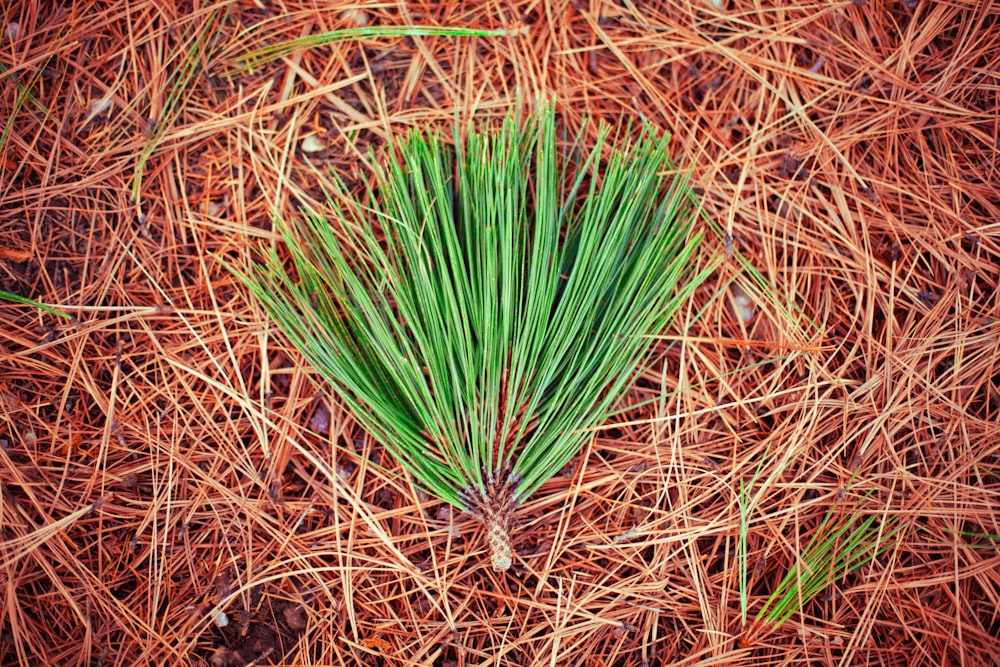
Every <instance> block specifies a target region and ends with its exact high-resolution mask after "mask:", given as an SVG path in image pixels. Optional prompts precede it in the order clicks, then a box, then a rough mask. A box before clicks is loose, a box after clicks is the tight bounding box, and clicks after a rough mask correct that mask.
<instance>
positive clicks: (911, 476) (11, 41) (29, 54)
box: [0, 0, 1000, 666]
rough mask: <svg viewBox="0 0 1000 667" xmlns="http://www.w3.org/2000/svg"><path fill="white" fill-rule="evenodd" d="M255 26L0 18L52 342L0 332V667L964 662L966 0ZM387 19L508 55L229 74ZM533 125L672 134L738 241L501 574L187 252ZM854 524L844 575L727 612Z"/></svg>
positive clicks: (978, 512)
mask: <svg viewBox="0 0 1000 667" xmlns="http://www.w3.org/2000/svg"><path fill="white" fill-rule="evenodd" d="M262 5H263V6H262ZM282 10H283V11H282V13H281V14H280V16H279V12H278V10H277V9H276V8H272V7H271V6H270V5H268V4H267V3H259V4H257V3H250V2H246V3H224V4H223V3H215V4H209V5H200V6H199V7H198V8H197V9H196V10H195V11H191V8H189V7H181V6H175V5H172V4H170V3H158V4H156V5H153V4H150V3H141V2H140V3H131V4H129V5H124V4H121V3H110V2H109V3H103V4H98V3H90V4H76V5H74V6H73V7H72V8H58V7H54V6H52V5H51V4H50V3H42V2H21V3H15V4H14V5H13V6H12V7H10V8H9V9H8V10H7V13H6V14H5V15H4V16H3V19H2V20H3V25H2V29H0V67H2V72H0V119H2V122H3V128H4V129H3V132H2V134H0V141H2V150H0V290H3V291H6V292H11V293H14V294H18V295H21V296H24V297H28V298H32V299H35V300H38V301H41V302H44V303H47V304H52V305H57V306H59V308H60V309H61V310H64V311H65V312H67V313H69V314H71V315H72V316H73V317H74V318H75V320H74V321H73V322H71V323H67V322H63V321H62V320H61V318H58V317H56V316H53V315H50V314H44V313H39V312H38V311H37V310H34V309H32V308H30V307H27V306H23V305H17V304H12V303H8V302H3V303H2V304H0V319H2V325H0V486H2V495H0V591H2V593H0V603H2V604H0V664H3V665H14V664H104V665H132V664H175V665H198V664H231V665H235V664H240V665H244V664H247V663H249V662H251V661H253V660H257V661H258V663H259V664H267V663H272V664H277V663H281V662H284V663H285V664H338V665H341V664H342V665H354V664H373V665H374V664H386V663H387V664H398V665H407V664H410V665H414V664H415V665H479V664H498V665H533V664H552V663H556V664H578V665H604V664H616V665H623V666H630V665H634V666H639V665H647V664H648V665H655V664H671V663H680V664H695V663H698V664H720V665H721V664H726V665H731V664H761V663H768V662H782V663H786V664H831V665H832V664H838V665H839V664H859V665H863V664H878V665H939V664H966V665H986V664H993V663H995V660H996V657H995V646H996V643H997V635H998V633H1000V618H998V612H997V609H998V608H1000V605H998V604H997V600H998V599H1000V582H998V576H997V572H998V571H1000V570H998V564H1000V561H998V558H1000V557H998V555H997V551H996V549H997V544H998V543H1000V540H998V536H1000V525H998V524H1000V521H998V518H997V512H996V507H997V506H998V502H997V500H998V499H997V494H998V491H1000V477H998V476H1000V470H998V467H1000V464H998V460H997V454H998V452H997V448H998V444H997V443H998V442H1000V438H998V427H997V423H998V411H1000V388H998V380H997V377H998V369H997V359H998V357H1000V354H998V349H997V346H998V342H997V340H998V333H1000V331H998V325H997V319H998V318H997V313H998V312H1000V304H998V302H997V299H998V296H997V294H998V289H997V287H998V285H997V282H998V278H1000V270H998V268H997V267H998V266H1000V241H998V235H997V233H996V220H997V219H998V218H1000V205H998V203H997V199H996V192H997V191H998V181H1000V179H998V165H997V162H996V155H997V149H996V141H995V137H996V134H997V127H1000V117H998V113H1000V112H998V108H1000V104H998V103H997V90H998V81H997V75H996V72H997V71H998V68H997V66H996V64H997V62H1000V31H998V30H997V29H996V28H997V26H996V16H997V15H998V13H1000V12H998V6H997V3H995V2H985V1H980V2H970V3H965V4H954V3H951V4H949V3H929V2H921V3H900V2H879V1H873V0H869V1H867V2H864V3H839V4H838V3H834V4H824V5H811V6H804V7H801V8H797V7H789V6H785V5H784V4H778V3H771V2H765V3H763V4H761V3H756V4H754V3H743V2H729V3H728V4H725V6H720V7H719V8H716V6H715V5H714V4H713V3H710V2H704V3H700V2H692V3H687V4H683V3H667V2H644V3H631V4H628V3H626V5H625V6H619V5H618V4H615V3H591V4H585V5H580V4H574V3H560V2H547V3H541V4H538V3H514V4H507V5H504V7H503V8H500V7H498V6H497V5H496V4H495V3H494V4H491V3H461V4H459V3H416V2H413V3H404V4H399V5H393V6H392V7H387V6H384V5H378V4H367V5H356V4H354V5H350V6H345V8H344V10H343V11H339V10H338V9H336V8H333V9H330V10H329V11H325V12H318V11H317V10H316V8H315V6H314V4H312V3H299V2H294V1H292V2H286V3H284V5H283V8H282ZM286 17H287V18H286ZM264 22H267V23H266V29H265V30H261V31H259V32H254V33H252V34H250V35H247V34H246V33H245V29H246V28H248V27H250V26H254V25H258V24H262V23H264ZM420 24H432V25H443V26H463V27H467V28H472V29H485V30H494V29H498V28H499V29H507V28H511V27H512V26H516V27H517V30H511V31H510V34H507V35H501V36H496V37H465V38H454V37H410V38H405V39H404V38H401V37H383V38H378V37H372V38H370V39H368V38H366V39H364V40H361V41H352V42H342V43H337V44H333V45H329V46H319V47H316V48H313V49H306V50H303V51H298V52H293V53H291V54H289V55H287V56H286V57H285V58H283V59H281V60H276V61H272V62H270V63H267V64H265V65H262V66H260V67H259V68H258V69H257V70H255V71H252V72H246V71H237V70H239V65H240V62H239V58H237V57H235V55H234V54H239V53H242V52H244V51H247V50H252V49H259V48H263V47H265V46H267V45H269V44H276V43H279V42H283V41H290V40H294V39H297V38H299V37H301V36H302V35H303V34H318V33H321V32H325V31H328V30H333V29H337V28H346V27H359V26H364V25H369V26H378V25H396V26H398V25H420ZM522 30H525V31H527V34H526V35H525V34H523V33H522ZM536 97H544V98H551V99H554V100H555V101H556V104H557V108H558V109H559V111H560V113H561V115H562V117H563V119H564V120H565V122H567V124H568V125H569V127H570V128H571V129H573V130H575V129H576V128H578V127H581V126H582V122H581V121H582V119H583V118H598V119H600V118H603V119H607V120H617V119H618V118H621V117H627V118H640V117H641V118H644V119H646V120H647V121H648V122H650V123H652V124H653V126H654V127H656V128H658V129H659V130H661V131H667V132H670V133H671V134H672V135H673V137H674V139H673V144H672V148H671V150H672V151H676V153H675V154H676V155H682V156H683V159H684V164H685V165H693V166H694V167H695V170H694V173H693V175H692V178H691V183H692V186H693V187H695V188H696V189H697V190H698V191H699V193H700V194H699V196H700V198H701V199H702V201H704V202H705V204H706V207H707V208H708V213H709V215H710V217H711V218H712V219H714V220H717V221H718V222H719V224H720V225H721V226H722V227H723V229H724V230H725V233H726V234H727V235H728V236H726V237H725V238H726V239H729V240H730V245H731V247H732V249H733V250H734V251H739V252H734V253H733V254H732V255H731V259H730V260H729V261H727V262H726V264H724V265H723V266H722V267H720V268H719V270H718V271H717V272H716V274H714V275H713V276H712V277H711V278H710V279H709V280H708V282H707V283H706V286H705V287H704V288H702V289H701V290H699V291H698V292H697V293H696V294H695V295H694V297H693V301H692V304H691V307H690V309H685V310H684V311H682V312H680V313H678V322H677V326H676V328H675V330H677V331H686V334H685V335H684V336H682V337H678V336H671V335H667V336H664V338H663V339H662V340H661V341H659V342H658V344H657V345H658V347H657V353H658V354H660V355H662V359H663V361H662V362H661V363H659V364H658V365H657V366H655V367H654V368H651V369H650V370H648V371H647V372H644V373H643V374H642V376H641V377H640V378H638V379H637V381H636V382H635V383H634V384H633V386H632V387H631V388H630V390H629V391H628V392H627V394H626V396H625V397H624V398H623V399H622V402H621V403H620V404H619V409H620V410H621V411H620V412H619V413H618V414H617V415H616V416H614V417H612V419H611V421H610V423H608V424H607V425H606V427H605V428H604V429H602V430H601V431H599V432H597V433H596V437H595V439H594V440H593V441H592V442H590V443H588V445H587V446H586V447H585V448H584V450H583V451H582V452H581V455H580V456H578V457H576V458H575V459H573V461H572V462H571V464H570V466H569V467H567V468H566V469H565V470H563V471H561V472H560V473H559V474H558V475H557V476H556V477H554V478H552V479H550V480H549V481H548V482H546V483H545V485H543V487H542V488H541V489H539V492H538V493H536V494H535V495H533V496H532V497H531V498H529V499H528V500H527V501H526V502H525V504H524V505H523V507H522V508H521V516H522V533H521V535H522V536H521V541H520V542H519V543H518V545H517V549H518V565H517V566H516V567H513V568H512V569H511V570H510V571H509V572H507V573H503V574H498V573H495V572H494V571H493V570H492V569H491V568H490V567H489V564H488V562H484V560H483V558H482V554H481V553H480V549H479V546H478V545H481V544H482V541H481V537H482V536H481V535H480V534H479V532H480V531H481V529H480V528H479V527H478V525H477V523H476V522H475V521H473V520H471V519H470V518H467V517H464V516H463V515H461V514H459V513H456V512H451V511H450V510H449V506H448V505H446V504H443V503H440V502H438V501H435V500H433V499H431V498H429V497H427V496H426V495H424V494H422V492H421V491H420V490H419V489H417V488H414V487H413V486H411V485H410V484H409V483H407V482H406V481H401V480H405V477H402V478H401V476H400V473H401V472H402V469H401V468H400V467H398V466H397V465H396V464H395V463H394V462H393V461H392V459H391V458H389V457H388V456H387V455H386V453H385V451H384V449H383V447H382V445H381V444H379V443H378V442H375V441H374V440H373V439H372V438H370V437H367V436H366V435H365V434H364V432H363V431H362V430H361V429H360V428H359V426H358V425H357V424H356V423H355V422H354V421H353V420H352V419H351V418H350V417H349V416H348V415H346V414H345V413H344V412H343V411H342V410H341V409H340V408H339V407H338V405H337V404H336V403H335V402H334V401H332V400H331V398H330V397H329V396H325V395H323V394H320V393H317V390H316V388H315V387H316V384H315V383H314V382H313V380H314V379H315V378H311V377H309V376H307V375H306V373H307V372H308V371H307V370H306V369H308V368H309V367H308V365H307V364H305V363H304V360H303V359H301V358H299V357H298V356H297V355H296V354H295V353H294V352H293V351H292V350H291V349H286V348H285V346H284V344H283V343H282V340H281V339H280V338H279V337H277V336H275V335H274V330H273V329H272V328H271V327H269V326H268V325H267V323H266V318H265V317H264V313H263V312H262V311H259V310H257V309H256V307H254V306H251V305H249V304H250V303H251V302H249V301H248V300H247V299H246V293H245V291H244V289H243V288H242V286H240V285H239V284H238V283H237V282H236V281H234V280H233V278H232V277H231V275H230V274H229V273H228V272H227V271H226V270H225V269H224V268H223V267H222V266H221V265H220V264H219V263H218V262H217V261H215V259H213V258H215V257H225V258H227V259H228V260H229V261H236V260H240V259H241V258H244V257H245V256H246V253H247V248H248V247H249V246H251V245H255V244H256V242H257V241H259V240H272V238H273V236H272V234H271V232H270V231H268V230H269V229H270V217H269V215H270V211H272V210H275V209H277V210H286V211H292V210H294V204H293V202H296V201H300V200H305V201H312V202H314V203H319V202H321V201H323V199H324V195H323V192H322V188H321V187H320V186H321V185H322V186H329V183H325V182H323V180H322V174H323V173H324V172H325V171H326V170H327V169H329V168H335V169H337V170H338V171H340V172H342V173H359V174H360V173H369V172H368V171H367V169H366V168H361V163H362V162H363V161H365V160H367V159H368V158H367V148H368V147H369V146H371V147H374V148H379V147H382V146H384V144H385V140H386V137H387V136H401V135H403V134H405V130H406V128H407V127H412V126H423V125H425V124H427V123H437V124H438V125H439V126H440V127H442V128H447V127H450V126H451V124H452V123H454V122H455V120H456V117H457V118H458V121H459V122H460V123H464V122H466V121H468V120H469V119H471V118H476V119H489V118H494V119H497V118H501V117H503V116H505V115H506V114H507V113H508V112H509V111H510V110H511V105H512V103H513V102H512V100H516V99H522V100H525V99H535V98H536ZM589 127H590V128H591V129H590V130H587V132H589V133H590V134H588V135H587V141H588V142H592V141H593V139H594V136H593V131H594V130H593V128H594V127H595V126H594V125H591V126H589ZM308 137H313V139H312V140H310V142H309V143H307V144H304V143H303V142H304V141H305V139H306V138H308ZM317 147H322V150H319V151H316V150H314V149H315V148H317ZM303 148H309V149H310V150H309V151H308V152H306V151H304V150H303ZM140 163H141V170H140ZM140 171H141V174H140ZM139 176H141V178H140V177H139ZM137 184H138V185H137ZM364 186H365V184H364V183H360V182H359V183H356V184H352V188H354V191H355V192H360V191H361V190H362V189H363V188H364ZM136 187H138V188H139V190H138V194H139V195H141V196H140V197H139V198H138V200H137V202H133V201H132V197H133V191H134V189H135V188H136ZM137 204H138V206H139V207H141V208H137ZM140 214H141V216H140ZM719 245H720V246H721V247H710V248H708V249H707V250H708V251H713V252H715V251H721V252H725V250H726V245H727V244H726V243H725V240H724V241H723V242H722V243H720V244H719ZM744 260H745V262H746V265H744V264H743V263H741V262H743V261H744ZM747 267H752V268H753V269H755V270H756V271H758V272H759V273H760V275H761V276H762V278H763V280H762V281H761V282H756V281H755V280H753V279H752V277H751V274H750V273H748V271H747ZM771 304H779V305H780V306H781V307H779V306H775V305H771ZM782 308H783V309H784V310H782ZM677 387H681V388H683V389H682V390H681V391H676V388H677ZM852 512H853V513H856V514H857V517H855V518H856V519H857V518H859V519H860V521H858V522H857V523H853V524H847V525H851V526H858V525H862V524H863V522H864V521H866V520H867V519H868V518H869V517H875V520H873V522H872V524H870V525H876V526H879V527H880V528H881V527H882V526H885V530H883V531H882V532H880V533H876V534H875V535H874V537H873V539H874V540H875V541H876V544H877V549H878V550H879V552H878V555H877V557H876V558H875V560H874V562H871V563H868V564H866V565H864V566H862V567H860V568H858V569H856V570H854V571H852V572H850V573H849V574H847V575H846V576H844V577H841V578H839V579H837V580H836V581H831V583H830V585H829V586H828V587H826V588H825V589H824V590H822V591H821V592H819V593H818V594H817V596H816V597H815V598H814V599H813V600H812V601H811V602H809V603H808V604H806V605H804V606H802V608H801V609H795V611H794V613H793V614H792V615H791V616H790V617H789V618H788V620H787V621H785V622H784V623H783V624H781V625H778V626H768V625H766V624H762V623H759V622H758V614H759V613H760V612H761V610H762V609H764V608H765V604H766V603H767V600H768V598H769V597H770V596H771V594H772V593H773V592H774V591H776V590H779V588H780V585H781V581H782V580H783V579H784V578H785V577H786V575H787V574H788V573H789V572H794V571H795V568H796V566H797V565H798V564H800V563H804V562H806V561H805V560H799V556H800V555H803V554H808V553H809V549H808V547H809V546H810V541H811V539H812V538H813V537H814V536H815V535H816V534H817V533H819V532H820V531H821V527H822V526H823V525H824V521H827V520H828V521H829V522H828V523H826V524H825V525H826V526H831V525H834V524H836V525H842V524H844V523H845V522H846V521H847V520H848V519H850V518H852V516H851V513H852ZM899 526H902V527H903V528H902V529H900V530H898V532H895V533H893V532H892V527H899ZM800 571H801V570H800ZM222 614H225V619H226V620H227V621H228V624H227V625H225V627H219V625H218V624H219V623H221V622H222V619H223V616H222Z"/></svg>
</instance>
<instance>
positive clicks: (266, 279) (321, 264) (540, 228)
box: [244, 107, 704, 570]
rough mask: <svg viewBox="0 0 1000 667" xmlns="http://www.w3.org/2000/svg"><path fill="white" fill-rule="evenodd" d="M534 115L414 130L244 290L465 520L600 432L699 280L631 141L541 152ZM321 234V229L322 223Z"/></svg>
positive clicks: (658, 167)
mask: <svg viewBox="0 0 1000 667" xmlns="http://www.w3.org/2000/svg"><path fill="white" fill-rule="evenodd" d="M558 134H559V133H558V132H557V128H556V118H555V112H554V111H553V109H552V108H551V107H548V108H546V109H544V110H543V111H540V112H538V113H537V114H536V115H535V116H534V117H531V118H529V119H528V120H527V121H524V122H522V123H518V122H516V121H515V120H514V119H512V118H508V119H507V120H506V121H504V122H503V124H502V126H501V127H500V128H499V129H495V130H489V129H486V130H475V129H473V130H470V131H469V132H468V135H467V137H466V138H465V139H464V140H463V139H460V138H459V137H458V136H457V133H456V136H455V137H454V138H453V140H452V141H448V140H446V139H445V138H444V137H442V136H439V135H436V134H433V133H429V132H414V133H411V135H410V136H409V137H408V138H407V139H406V140H405V141H404V142H403V143H402V144H401V145H400V146H399V147H398V149H397V150H395V151H390V157H389V158H388V161H387V162H388V165H387V167H385V168H384V169H382V170H381V171H380V172H379V173H378V174H377V178H376V179H375V180H376V185H375V187H374V188H371V189H369V190H368V191H367V192H366V193H364V195H363V196H361V197H352V196H350V194H349V193H348V192H347V188H346V187H345V186H344V185H343V184H342V183H339V182H338V183H339V184H338V186H337V188H338V191H337V192H334V193H331V196H330V197H329V203H328V207H327V209H326V210H325V211H323V212H317V211H313V212H310V213H309V214H307V215H305V216H304V217H303V218H302V219H298V220H295V221H293V222H288V223H286V222H281V221H278V222H276V226H277V227H278V228H279V229H280V230H281V233H282V234H283V236H284V240H285V243H286V244H287V246H288V248H289V249H290V252H291V256H292V263H293V265H294V270H293V271H289V269H288V268H287V267H286V266H285V264H283V262H282V261H281V260H280V258H279V255H278V253H277V252H276V251H275V250H274V249H272V250H271V253H270V255H269V257H268V258H267V259H266V260H265V261H263V262H261V263H260V264H258V265H256V266H254V267H252V269H251V270H250V271H249V273H248V274H247V275H245V276H244V279H245V280H246V282H247V284H248V285H249V286H250V288H251V290H252V291H253V293H254V294H255V296H256V298H257V299H258V300H259V301H260V303H261V304H262V305H263V307H264V308H265V310H266V311H267V313H268V314H269V315H270V317H271V318H272V319H273V320H274V322H275V323H276V324H277V325H278V326H279V327H280V329H281V330H282V331H283V332H284V333H285V335H287V337H288V339H289V340H290V342H291V343H292V345H294V346H295V347H296V348H297V349H298V350H299V351H300V352H301V353H302V354H303V356H304V357H305V358H306V359H307V360H308V362H309V363H310V364H312V366H313V367H314V368H315V369H316V370H317V371H318V372H319V374H320V375H321V376H322V377H323V378H324V379H325V380H326V381H327V382H329V383H330V385H332V386H333V387H334V388H335V390H336V391H337V393H338V394H339V396H340V397H341V398H342V400H343V402H344V404H345V405H346V407H347V408H348V409H349V410H350V411H351V412H352V413H353V415H354V417H355V418H356V419H357V420H358V422H359V423H360V424H361V425H362V426H363V427H364V428H365V429H366V430H367V431H369V432H370V433H371V434H372V435H373V436H374V437H375V438H377V439H378V440H379V441H380V442H381V443H382V444H383V445H384V446H385V448H386V449H388V450H389V451H390V452H391V453H392V454H393V455H394V456H395V457H396V458H397V459H398V460H399V461H400V463H401V464H402V465H403V466H404V467H405V468H406V469H407V470H408V471H409V472H410V473H411V474H412V475H413V477H414V478H415V479H416V480H417V481H418V482H419V484H420V485H422V486H423V488H424V489H425V490H426V491H427V492H429V493H431V494H433V495H435V496H437V497H438V498H441V499H443V500H445V501H447V502H449V503H451V504H452V505H454V506H456V507H458V508H460V509H462V510H464V511H466V512H469V513H471V514H473V515H475V516H476V517H478V518H479V519H480V520H482V521H483V522H484V524H485V525H486V528H487V537H488V541H489V543H490V548H491V552H492V565H493V567H494V568H496V569H498V570H505V569H507V568H508V567H510V564H511V562H512V558H513V551H512V548H511V538H510V532H511V529H512V527H513V523H514V515H515V511H516V508H517V506H518V504H519V503H521V502H522V501H523V500H524V499H525V498H526V497H528V496H529V495H530V494H531V493H533V492H534V491H536V490H537V489H538V488H539V486H540V485H542V484H543V483H544V482H545V481H546V480H548V479H550V478H551V477H552V476H553V475H555V474H556V473H557V472H558V471H559V470H560V469H561V468H563V466H565V465H566V464H567V462H569V461H570V459H571V458H572V457H573V456H574V455H576V454H577V453H578V452H579V451H580V449H581V447H582V446H583V445H584V444H585V443H586V442H587V439H588V438H589V437H590V434H591V432H592V429H594V428H595V427H597V426H599V425H600V424H601V423H602V422H604V421H605V420H606V419H607V417H608V415H609V413H610V412H611V411H612V410H613V409H614V407H615V405H616V403H617V402H618V401H619V400H620V397H621V394H622V393H623V391H624V390H625V389H626V388H627V387H628V385H629V383H630V382H631V381H632V380H633V378H634V376H635V373H636V371H637V369H638V368H639V367H640V366H641V365H642V364H643V363H644V362H645V361H646V360H647V359H648V358H649V354H650V351H651V349H652V345H653V341H654V339H653V336H655V335H656V334H658V333H660V332H661V331H662V330H663V329H664V328H665V327H666V326H667V325H668V324H669V322H670V320H671V318H672V316H673V314H674V312H675V311H676V310H677V308H678V306H679V305H681V304H682V303H683V302H684V300H685V299H686V298H687V297H688V296H689V295H690V293H691V292H692V291H693V290H694V288H695V287H696V286H697V284H698V283H699V281H700V280H701V279H703V278H704V276H703V275H692V272H691V271H690V270H689V267H690V265H691V264H692V258H693V255H694V253H695V252H696V249H697V248H698V243H699V240H700V234H698V233H695V232H694V231H693V229H692V225H693V222H694V220H695V219H696V217H697V210H698V209H697V206H696V204H695V202H694V200H693V198H692V195H691V192H690V190H689V188H688V187H687V183H686V179H685V177H683V176H677V175H676V172H674V171H673V169H672V165H671V162H670V159H669V156H668V151H667V140H666V139H665V138H659V137H657V136H656V135H655V133H654V132H653V131H652V130H650V129H649V128H643V129H642V130H641V131H640V132H638V133H636V134H638V135H639V136H638V138H636V139H629V138H628V135H629V134H630V132H629V128H624V129H622V130H620V131H617V132H614V131H613V130H612V129H611V128H609V127H607V126H602V127H601V128H600V129H599V130H598V131H597V133H596V135H597V139H596V141H595V142H593V145H592V146H590V147H589V148H585V147H584V145H583V144H584V133H583V131H581V132H580V133H579V134H578V135H576V137H575V139H574V138H573V137H570V138H569V139H570V140H568V141H567V140H565V137H563V138H562V140H560V139H561V138H560V136H558ZM331 219H332V222H331Z"/></svg>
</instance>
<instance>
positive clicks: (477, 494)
mask: <svg viewBox="0 0 1000 667" xmlns="http://www.w3.org/2000/svg"><path fill="white" fill-rule="evenodd" d="M516 490H517V484H516V480H515V479H513V478H512V477H511V475H509V474H507V473H499V474H496V475H494V476H492V477H490V478H488V479H487V480H486V483H485V484H484V485H483V488H482V489H469V491H467V492H466V493H465V494H464V495H465V499H466V501H467V508H468V511H469V512H470V513H471V514H472V515H473V516H475V517H476V518H477V519H479V520H480V521H482V522H483V525H484V526H486V541H487V543H488V544H489V546H490V563H491V564H492V566H493V569H494V570H496V571H498V572H504V571H506V570H509V569H510V566H511V564H512V563H513V562H514V548H513V546H512V543H511V531H512V529H513V527H514V508H515V507H516V506H517V498H516Z"/></svg>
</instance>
